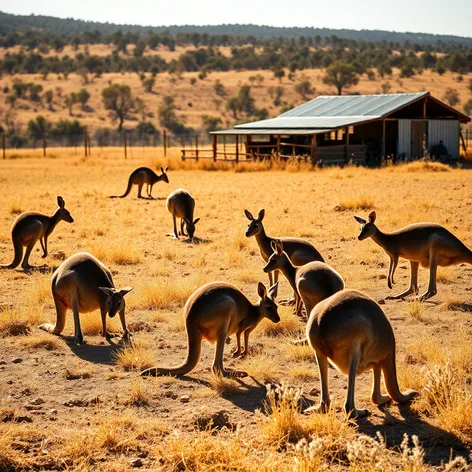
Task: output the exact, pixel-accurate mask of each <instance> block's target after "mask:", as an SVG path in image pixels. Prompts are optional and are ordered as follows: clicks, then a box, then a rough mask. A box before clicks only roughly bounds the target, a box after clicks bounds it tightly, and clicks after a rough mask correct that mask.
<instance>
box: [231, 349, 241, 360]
mask: <svg viewBox="0 0 472 472" xmlns="http://www.w3.org/2000/svg"><path fill="white" fill-rule="evenodd" d="M231 354H232V357H234V358H236V357H239V356H240V355H241V351H240V350H239V349H236V350H235V351H233V352H232V353H231Z"/></svg>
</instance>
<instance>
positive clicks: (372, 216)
mask: <svg viewBox="0 0 472 472" xmlns="http://www.w3.org/2000/svg"><path fill="white" fill-rule="evenodd" d="M375 218H377V215H376V214H375V211H371V212H370V215H369V221H370V222H371V223H375Z"/></svg>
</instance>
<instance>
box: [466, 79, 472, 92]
mask: <svg viewBox="0 0 472 472" xmlns="http://www.w3.org/2000/svg"><path fill="white" fill-rule="evenodd" d="M467 89H468V90H469V92H470V93H472V79H469V85H467Z"/></svg>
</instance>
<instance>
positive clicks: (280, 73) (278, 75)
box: [274, 69, 285, 83]
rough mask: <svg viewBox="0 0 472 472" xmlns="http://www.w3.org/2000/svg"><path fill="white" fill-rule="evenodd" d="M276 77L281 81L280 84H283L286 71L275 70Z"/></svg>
mask: <svg viewBox="0 0 472 472" xmlns="http://www.w3.org/2000/svg"><path fill="white" fill-rule="evenodd" d="M274 77H275V78H276V79H279V82H280V83H281V82H282V79H283V78H284V77H285V71H284V70H283V69H275V70H274Z"/></svg>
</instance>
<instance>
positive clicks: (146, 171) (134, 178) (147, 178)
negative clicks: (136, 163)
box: [109, 167, 169, 199]
mask: <svg viewBox="0 0 472 472" xmlns="http://www.w3.org/2000/svg"><path fill="white" fill-rule="evenodd" d="M167 169H168V167H166V168H163V167H161V172H162V174H161V175H157V174H156V173H155V172H154V171H153V170H152V169H150V168H149V167H138V168H137V169H136V170H135V171H133V172H132V173H131V175H130V176H129V180H128V187H127V188H126V191H125V193H124V194H123V195H111V196H110V197H109V198H125V197H126V196H128V195H129V193H130V192H131V187H133V185H134V184H136V185H138V198H146V197H143V196H142V195H141V190H142V189H143V185H144V184H146V185H147V187H146V192H147V198H149V199H152V198H153V196H152V186H153V185H154V184H155V183H156V182H160V181H161V180H163V181H164V182H166V183H169V177H168V176H167Z"/></svg>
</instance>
